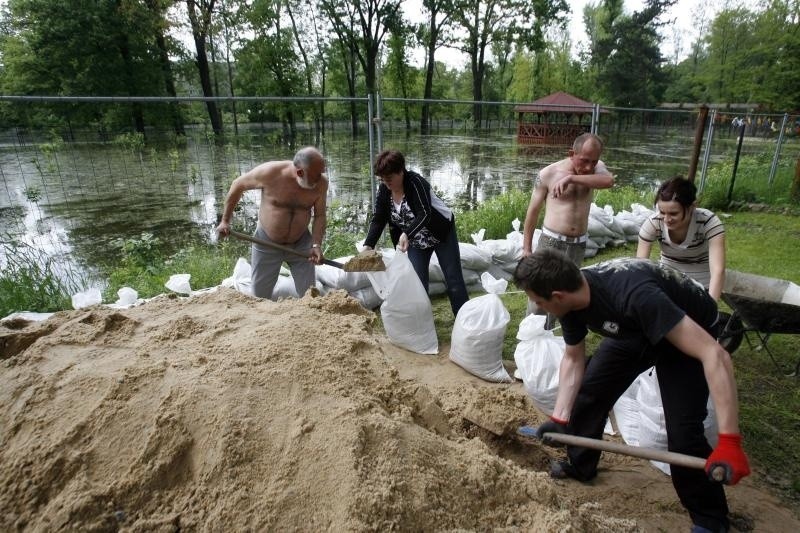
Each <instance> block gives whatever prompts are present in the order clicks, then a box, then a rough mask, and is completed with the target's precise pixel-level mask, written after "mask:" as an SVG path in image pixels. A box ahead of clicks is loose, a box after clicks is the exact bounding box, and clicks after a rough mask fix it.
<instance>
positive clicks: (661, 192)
mask: <svg viewBox="0 0 800 533" xmlns="http://www.w3.org/2000/svg"><path fill="white" fill-rule="evenodd" d="M695 200H697V187H695V186H694V183H692V182H691V181H689V180H687V179H686V178H684V177H683V176H673V177H672V178H670V179H668V180H667V181H665V182H664V183H662V184H661V186H660V187H659V188H658V191H657V192H656V200H655V202H654V203H658V202H678V203H679V204H680V205H681V206H683V207H684V208H687V207H689V206H691V205H692V204H693V203H694V202H695Z"/></svg>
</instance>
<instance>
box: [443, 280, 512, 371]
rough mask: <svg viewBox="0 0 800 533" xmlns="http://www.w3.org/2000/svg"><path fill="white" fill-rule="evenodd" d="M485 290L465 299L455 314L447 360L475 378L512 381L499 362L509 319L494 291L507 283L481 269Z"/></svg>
mask: <svg viewBox="0 0 800 533" xmlns="http://www.w3.org/2000/svg"><path fill="white" fill-rule="evenodd" d="M481 282H482V285H483V288H484V290H486V291H487V293H488V294H486V295H484V296H478V297H477V298H472V299H471V300H469V301H467V302H466V303H465V304H464V305H463V306H461V309H459V311H458V315H456V321H455V324H454V325H453V333H452V337H451V341H450V360H451V361H453V362H454V363H455V364H457V365H458V366H460V367H461V368H463V369H464V370H466V371H467V372H469V373H470V374H473V375H475V376H478V377H479V378H482V379H485V380H487V381H494V382H500V383H512V382H513V381H514V380H513V379H512V378H511V376H509V375H508V372H507V371H506V369H505V367H504V366H503V338H504V337H505V334H506V327H507V326H508V322H509V321H510V320H511V315H510V314H509V313H508V310H507V309H506V307H505V305H503V301H502V300H501V299H500V297H499V296H498V294H502V293H503V292H505V290H506V287H507V285H508V283H507V282H506V281H505V280H497V279H495V278H493V277H492V276H491V275H490V274H488V273H486V272H484V273H483V275H482V276H481Z"/></svg>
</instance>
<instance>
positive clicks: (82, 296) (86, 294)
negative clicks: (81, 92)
mask: <svg viewBox="0 0 800 533" xmlns="http://www.w3.org/2000/svg"><path fill="white" fill-rule="evenodd" d="M185 275H186V276H188V275H189V274H185ZM170 279H172V278H170ZM187 284H188V278H187ZM189 292H191V289H189ZM102 301H103V295H102V294H100V289H94V288H93V289H86V290H85V291H81V292H76V293H75V294H73V295H72V308H73V309H81V308H82V307H89V306H91V305H97V304H99V303H101V302H102Z"/></svg>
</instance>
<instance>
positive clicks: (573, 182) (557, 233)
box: [522, 133, 614, 329]
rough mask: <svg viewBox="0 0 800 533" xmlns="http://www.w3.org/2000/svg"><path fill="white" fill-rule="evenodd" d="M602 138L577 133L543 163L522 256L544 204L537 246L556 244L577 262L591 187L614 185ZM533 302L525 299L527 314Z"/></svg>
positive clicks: (530, 244)
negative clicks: (562, 155)
mask: <svg viewBox="0 0 800 533" xmlns="http://www.w3.org/2000/svg"><path fill="white" fill-rule="evenodd" d="M602 151H603V141H602V140H600V138H599V137H598V136H597V135H593V134H591V133H584V134H582V135H579V136H578V138H576V139H575V142H574V143H573V144H572V148H571V149H570V150H569V152H568V153H569V155H568V157H567V158H566V159H562V160H561V161H558V162H556V163H553V164H551V165H548V166H546V167H545V168H543V169H542V170H540V171H539V174H538V175H537V176H536V182H535V184H534V189H533V193H531V201H530V204H528V212H527V213H526V214H525V225H524V227H523V236H522V257H527V256H528V255H530V254H531V252H532V250H533V230H534V229H535V228H536V224H537V222H538V221H539V212H540V211H541V210H542V206H545V205H546V209H545V213H544V224H543V225H542V235H541V237H540V238H539V241H538V242H537V243H536V248H555V249H557V250H561V251H562V252H564V253H566V254H567V256H568V257H569V258H570V259H572V261H574V262H575V264H576V265H578V266H580V265H581V263H582V262H583V255H584V252H585V250H586V241H587V239H588V234H587V233H586V230H587V228H588V227H589V208H590V207H591V204H592V194H593V192H594V191H593V190H594V189H608V188H610V187H612V186H613V185H614V176H612V175H611V173H610V172H609V171H608V169H607V168H606V166H605V164H604V163H603V162H602V161H600V153H601V152H602ZM532 312H536V306H535V305H534V304H532V303H531V302H529V303H528V314H530V313H532ZM554 325H555V317H553V316H552V315H548V316H547V325H546V327H547V328H548V329H552V328H553V326H554Z"/></svg>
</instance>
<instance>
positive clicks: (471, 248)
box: [458, 242, 492, 272]
mask: <svg viewBox="0 0 800 533" xmlns="http://www.w3.org/2000/svg"><path fill="white" fill-rule="evenodd" d="M458 249H459V252H460V254H461V268H462V269H463V270H477V271H478V272H483V271H484V270H486V269H487V268H488V267H489V265H490V264H492V254H490V253H489V252H487V251H486V250H481V249H480V248H478V247H477V246H475V245H474V244H469V243H466V242H460V243H458Z"/></svg>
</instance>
